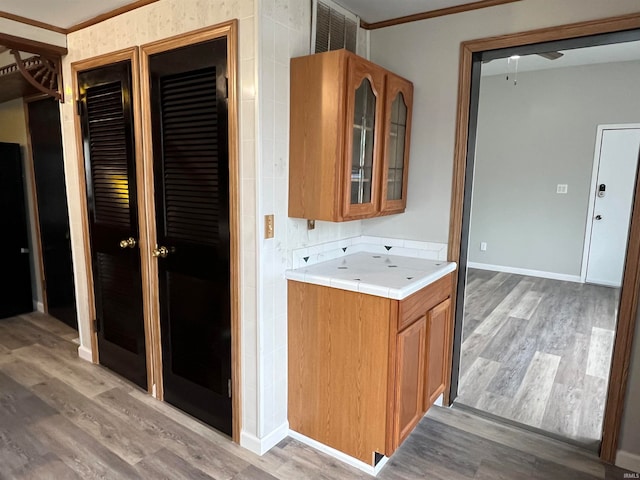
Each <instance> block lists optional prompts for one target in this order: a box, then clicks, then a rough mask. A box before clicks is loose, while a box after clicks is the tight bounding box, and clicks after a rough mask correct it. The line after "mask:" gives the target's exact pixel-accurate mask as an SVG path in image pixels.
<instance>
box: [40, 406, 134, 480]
mask: <svg viewBox="0 0 640 480" xmlns="http://www.w3.org/2000/svg"><path fill="white" fill-rule="evenodd" d="M29 430H30V431H32V432H33V433H36V432H37V435H38V438H39V440H40V441H41V442H42V443H43V444H44V445H45V447H46V448H47V449H48V450H49V451H50V452H52V453H53V454H55V455H56V456H57V457H58V458H60V459H61V460H62V461H63V462H64V463H65V465H66V466H67V467H69V468H70V469H71V470H73V471H74V472H75V473H77V474H78V475H80V476H81V477H82V478H127V479H132V480H133V479H139V478H142V477H140V475H138V473H137V472H136V471H135V469H134V468H133V467H132V466H131V465H129V464H128V463H127V462H126V461H124V460H123V459H122V458H120V457H118V456H117V455H116V454H115V453H113V452H112V451H111V450H109V449H108V448H106V447H104V446H103V445H102V444H101V443H100V442H99V441H98V440H96V439H95V438H94V437H92V436H91V435H89V434H88V433H86V432H84V430H82V429H81V428H79V427H77V426H76V425H74V424H73V423H71V422H70V421H69V420H67V419H66V418H64V417H62V416H60V415H55V416H53V417H50V418H47V419H45V420H41V421H40V422H38V423H36V424H34V425H32V426H31V427H29Z"/></svg>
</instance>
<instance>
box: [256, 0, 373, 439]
mask: <svg viewBox="0 0 640 480" xmlns="http://www.w3.org/2000/svg"><path fill="white" fill-rule="evenodd" d="M259 5H260V7H259V8H260V16H259V18H260V22H259V25H258V32H259V33H258V35H259V37H258V38H259V42H258V43H259V45H260V50H259V56H258V64H259V89H258V97H259V101H258V111H259V114H258V118H259V128H258V145H259V147H258V149H257V162H258V169H257V171H258V179H259V181H258V218H257V225H258V228H257V232H258V235H259V240H258V253H257V254H258V256H259V262H258V278H259V279H260V283H259V289H258V290H259V303H258V306H259V308H258V309H257V315H256V317H257V321H258V324H259V328H258V344H259V352H258V355H259V365H260V370H259V372H258V378H259V385H261V388H260V391H261V392H262V393H261V394H262V398H261V399H260V402H261V405H263V409H262V410H263V411H264V412H265V415H264V416H262V418H260V422H259V423H260V424H259V427H258V431H259V432H260V437H261V438H263V437H267V436H268V435H269V434H270V433H272V432H277V433H276V436H274V437H273V438H272V439H271V442H273V441H276V440H277V439H279V438H282V434H283V432H285V430H286V428H288V427H287V425H288V424H287V283H286V280H285V278H284V271H285V270H286V269H287V268H291V267H292V265H293V264H292V252H293V250H295V249H298V248H302V247H310V246H314V245H317V244H320V243H326V242H330V241H334V240H340V239H343V238H349V237H354V236H358V235H360V234H361V222H360V221H354V222H345V223H331V222H316V228H315V230H311V231H308V230H307V222H306V220H300V219H294V218H288V213H287V210H288V191H289V189H288V185H289V61H290V59H291V58H294V57H298V56H301V55H308V54H309V44H310V35H311V32H310V29H311V2H310V1H307V0H261V1H260V2H259ZM361 40H362V41H361V42H360V44H359V49H363V50H366V48H367V36H366V34H365V35H362V36H361ZM359 53H361V54H363V52H359ZM268 214H274V215H275V236H274V238H273V239H268V240H266V239H264V238H263V237H264V221H263V219H264V215H268ZM285 434H286V433H285Z"/></svg>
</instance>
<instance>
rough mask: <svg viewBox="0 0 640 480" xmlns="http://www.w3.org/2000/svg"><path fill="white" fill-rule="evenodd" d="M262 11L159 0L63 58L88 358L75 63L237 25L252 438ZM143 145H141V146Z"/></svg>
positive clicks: (222, 2)
mask: <svg viewBox="0 0 640 480" xmlns="http://www.w3.org/2000/svg"><path fill="white" fill-rule="evenodd" d="M255 8H256V5H255V4H254V1H253V0H236V1H226V0H160V1H158V2H155V3H153V4H150V5H147V6H145V7H142V8H139V9H136V10H133V11H131V12H128V13H125V14H123V15H120V16H118V17H115V18H112V19H109V20H107V21H104V22H102V23H99V24H97V25H94V26H92V27H88V28H86V29H83V30H80V31H78V32H75V33H72V34H70V35H68V37H67V47H68V50H69V54H68V55H67V56H65V57H64V59H63V65H62V70H63V77H64V82H65V84H64V89H65V96H66V98H67V99H68V101H66V102H65V103H64V104H62V108H61V119H62V136H63V145H64V156H65V175H66V180H67V198H68V199H69V220H70V227H71V244H72V253H73V263H74V275H75V279H76V299H77V305H78V324H79V330H80V340H81V348H82V349H83V350H82V351H83V353H84V355H88V354H89V352H90V348H91V337H90V326H89V325H90V323H89V322H90V317H89V304H88V279H87V276H86V263H85V258H84V253H83V248H84V247H83V245H84V242H86V241H87V239H86V238H84V234H83V231H82V221H83V219H82V215H81V206H80V198H81V197H80V188H84V187H83V184H82V183H81V182H80V178H79V170H78V165H79V163H78V162H79V161H80V160H79V155H78V153H79V152H77V151H76V143H75V142H76V132H75V127H74V114H75V112H74V102H73V101H71V100H72V99H73V98H74V95H75V94H74V92H73V91H72V82H71V63H72V62H76V61H79V60H85V59H88V58H91V57H95V56H97V55H101V54H105V53H109V52H114V51H117V50H121V49H124V48H128V47H132V46H136V45H143V44H145V43H149V42H152V41H154V40H159V39H163V38H167V37H171V36H174V35H178V34H181V33H185V32H189V31H192V30H196V29H199V28H203V27H207V26H211V25H216V24H219V23H222V22H225V21H228V20H231V19H239V80H240V99H239V102H240V108H239V112H240V177H241V189H240V196H241V215H240V223H241V224H240V229H241V243H240V250H241V269H242V277H241V292H240V297H241V299H240V301H241V315H242V332H243V336H242V355H243V357H242V362H243V367H242V370H243V371H242V387H243V388H242V394H243V395H242V397H243V406H242V416H243V418H242V420H243V425H244V428H245V429H248V433H249V434H250V435H254V436H255V435H257V433H258V432H257V430H256V419H257V418H258V416H259V411H258V408H259V407H258V403H257V398H258V396H257V393H258V389H259V386H258V384H257V382H256V376H255V373H254V372H255V370H256V369H257V368H258V366H257V364H256V358H257V355H256V351H257V346H256V343H255V339H256V332H255V331H256V329H257V328H258V325H257V323H256V321H255V315H256V308H255V305H256V295H257V288H256V285H257V284H258V282H257V279H256V261H257V258H256V254H255V251H256V245H255V241H256V226H257V225H256V203H255V202H256V194H255V189H256V182H255V179H256V161H255V158H256V152H255V138H256V108H255V104H256V88H255V78H256V59H255V56H256V55H255V49H256V44H255V41H256V40H255V39H256V24H255V11H254V9H255ZM138 140H139V141H140V139H138Z"/></svg>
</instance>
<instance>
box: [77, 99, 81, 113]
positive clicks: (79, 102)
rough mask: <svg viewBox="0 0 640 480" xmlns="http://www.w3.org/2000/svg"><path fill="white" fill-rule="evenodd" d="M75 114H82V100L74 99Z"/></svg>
mask: <svg viewBox="0 0 640 480" xmlns="http://www.w3.org/2000/svg"><path fill="white" fill-rule="evenodd" d="M76 115H82V100H76Z"/></svg>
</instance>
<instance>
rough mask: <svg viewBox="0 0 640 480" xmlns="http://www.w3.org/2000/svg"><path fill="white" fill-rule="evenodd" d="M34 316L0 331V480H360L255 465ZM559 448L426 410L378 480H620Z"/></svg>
mask: <svg viewBox="0 0 640 480" xmlns="http://www.w3.org/2000/svg"><path fill="white" fill-rule="evenodd" d="M76 335H77V333H76V332H74V331H73V330H71V329H69V328H68V327H66V325H64V324H62V323H60V322H58V321H56V320H54V319H52V318H51V317H48V316H46V315H41V314H29V315H23V316H20V317H14V318H11V319H6V320H0V479H12V480H13V479H55V480H59V479H65V480H66V479H91V478H107V479H138V478H149V479H171V480H173V479H212V478H214V479H218V480H223V479H227V480H230V479H233V480H269V479H284V480H303V479H331V480H333V479H340V480H343V479H347V480H349V479H366V478H370V477H369V476H368V475H366V474H364V473H361V472H359V471H357V470H355V469H353V468H351V467H348V466H346V465H344V464H343V463H341V462H339V461H337V460H335V459H333V458H331V457H328V456H326V455H324V454H322V453H319V452H317V451H315V450H313V449H312V448H310V447H307V446H306V445H303V444H301V443H299V442H297V441H295V440H292V439H286V440H283V441H282V442H280V444H278V445H277V446H276V447H274V448H273V449H272V450H271V451H269V452H268V453H267V454H265V455H264V456H262V457H258V456H256V455H254V454H252V453H250V452H249V451H247V450H245V449H243V448H240V447H239V446H237V445H235V444H233V443H232V442H231V441H230V440H229V439H228V438H227V437H225V436H223V435H221V434H218V433H217V432H215V431H213V430H211V429H210V428H209V427H207V426H205V425H203V424H202V423H200V422H198V421H197V420H195V419H193V418H191V417H189V416H187V415H185V414H183V413H182V412H180V411H179V410H177V409H175V408H173V407H171V406H170V405H168V404H166V403H162V402H159V401H157V400H155V399H153V398H151V397H150V396H149V395H147V394H146V393H145V392H143V391H141V390H140V389H138V388H137V387H136V386H135V385H133V384H131V383H128V382H127V381H125V380H123V379H121V378H119V377H118V376H116V375H115V374H113V373H111V372H110V371H108V370H106V369H104V368H102V367H100V366H96V365H91V364H89V363H87V362H84V361H82V360H80V359H78V357H77V345H76V344H74V343H72V341H71V340H72V339H73V338H75V336H76ZM625 472H626V471H625V470H621V469H619V468H617V467H614V466H610V465H604V464H602V463H601V462H600V461H599V460H598V459H597V457H595V456H594V455H593V454H590V453H589V452H586V451H584V450H580V449H577V448H575V447H572V446H570V445H567V444H564V443H562V442H557V441H555V440H552V439H548V438H544V437H541V436H539V435H535V434H532V433H530V432H523V431H521V430H519V429H516V428H513V427H509V426H504V425H499V424H495V423H493V422H491V421H488V420H485V419H482V418H478V417H474V416H472V415H469V414H467V413H465V412H464V411H459V410H456V409H443V408H438V407H434V408H432V409H431V410H430V411H429V413H428V414H427V416H426V417H425V418H424V419H422V421H421V422H420V424H419V425H418V427H417V428H416V430H415V431H414V433H413V434H412V435H410V437H409V438H408V440H407V441H406V442H405V443H404V444H403V445H402V447H400V449H399V450H398V451H397V452H396V454H395V455H394V456H393V457H392V458H391V459H390V461H389V463H388V464H387V465H386V466H385V468H384V469H383V470H382V472H381V473H380V474H379V478H381V479H385V480H409V479H423V478H429V479H443V480H444V479H446V480H457V479H460V480H462V479H476V480H483V479H492V480H493V479H501V478H504V479H507V478H508V479H511V478H523V479H554V480H562V479H571V480H573V479H575V478H580V479H587V480H592V479H605V478H606V479H622V478H623V476H624V475H623V474H624V473H625Z"/></svg>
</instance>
